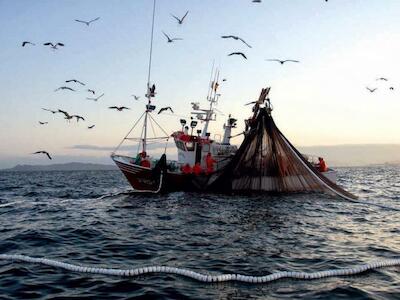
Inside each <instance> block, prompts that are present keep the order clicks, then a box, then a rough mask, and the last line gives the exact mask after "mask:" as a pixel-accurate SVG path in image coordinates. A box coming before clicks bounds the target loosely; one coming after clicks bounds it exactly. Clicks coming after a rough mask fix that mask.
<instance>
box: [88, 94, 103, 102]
mask: <svg viewBox="0 0 400 300" xmlns="http://www.w3.org/2000/svg"><path fill="white" fill-rule="evenodd" d="M103 96H104V93H103V94H101V95H100V96H98V97H96V98H91V97H86V100H93V101H97V100H99V99H100V98H101V97H103Z"/></svg>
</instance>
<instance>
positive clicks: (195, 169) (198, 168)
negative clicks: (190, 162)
mask: <svg viewBox="0 0 400 300" xmlns="http://www.w3.org/2000/svg"><path fill="white" fill-rule="evenodd" d="M201 172H203V170H202V168H201V165H200V163H199V162H197V163H196V164H195V165H194V166H193V174H194V175H196V176H197V175H200V174H201Z"/></svg>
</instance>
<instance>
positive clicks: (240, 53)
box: [238, 52, 247, 59]
mask: <svg viewBox="0 0 400 300" xmlns="http://www.w3.org/2000/svg"><path fill="white" fill-rule="evenodd" d="M238 54H239V55H241V56H243V57H244V58H245V59H247V57H246V55H244V53H242V52H239V53H238Z"/></svg>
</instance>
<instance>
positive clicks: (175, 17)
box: [171, 14, 181, 22]
mask: <svg viewBox="0 0 400 300" xmlns="http://www.w3.org/2000/svg"><path fill="white" fill-rule="evenodd" d="M171 16H172V17H173V18H174V19H176V20H177V21H178V22H180V21H181V19H179V18H178V17H177V16H174V15H173V14H171Z"/></svg>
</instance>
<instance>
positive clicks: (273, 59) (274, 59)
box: [266, 58, 281, 62]
mask: <svg viewBox="0 0 400 300" xmlns="http://www.w3.org/2000/svg"><path fill="white" fill-rule="evenodd" d="M266 61H278V62H281V60H280V59H276V58H272V59H266Z"/></svg>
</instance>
